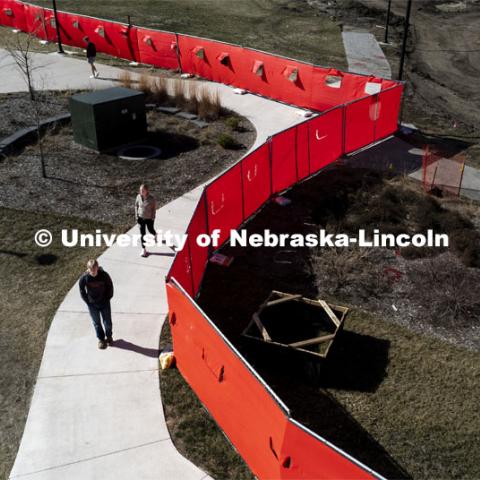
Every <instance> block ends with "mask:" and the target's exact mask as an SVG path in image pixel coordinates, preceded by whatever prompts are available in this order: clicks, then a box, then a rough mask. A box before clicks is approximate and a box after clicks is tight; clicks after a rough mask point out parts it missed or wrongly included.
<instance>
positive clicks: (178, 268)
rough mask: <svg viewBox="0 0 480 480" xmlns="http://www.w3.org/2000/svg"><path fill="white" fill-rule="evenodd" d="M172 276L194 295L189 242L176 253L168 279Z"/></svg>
mask: <svg viewBox="0 0 480 480" xmlns="http://www.w3.org/2000/svg"><path fill="white" fill-rule="evenodd" d="M172 277H174V278H175V279H176V280H177V282H178V283H179V284H180V285H181V286H182V288H183V289H184V290H185V291H186V292H187V293H188V294H189V295H191V296H193V295H194V288H193V275H192V262H191V260H190V247H189V244H188V242H187V244H186V245H185V247H184V248H183V249H182V250H180V251H179V252H177V254H176V255H175V259H174V261H173V263H172V266H171V267H170V270H169V272H168V275H167V281H168V280H170V278H172Z"/></svg>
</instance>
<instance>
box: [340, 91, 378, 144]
mask: <svg viewBox="0 0 480 480" xmlns="http://www.w3.org/2000/svg"><path fill="white" fill-rule="evenodd" d="M377 118H378V102H377V95H373V96H369V97H366V98H363V99H361V100H356V101H355V102H352V103H349V104H348V105H346V106H345V153H351V152H354V151H355V150H358V149H360V148H363V147H365V146H366V145H368V144H370V143H372V142H373V141H374V140H375V123H376V120H377Z"/></svg>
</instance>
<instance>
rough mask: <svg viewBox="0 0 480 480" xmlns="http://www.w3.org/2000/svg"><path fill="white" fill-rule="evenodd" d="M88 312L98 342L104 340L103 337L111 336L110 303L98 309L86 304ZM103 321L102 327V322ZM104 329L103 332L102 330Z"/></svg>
mask: <svg viewBox="0 0 480 480" xmlns="http://www.w3.org/2000/svg"><path fill="white" fill-rule="evenodd" d="M88 311H89V312H90V316H91V317H92V323H93V326H94V328H95V332H96V334H97V338H98V339H99V340H105V337H107V338H108V337H111V336H112V312H111V309H110V302H107V303H106V304H105V305H102V306H100V307H98V306H96V305H92V304H90V303H89V304H88ZM101 320H103V327H102V322H101ZM104 327H105V330H104V329H103V328H104Z"/></svg>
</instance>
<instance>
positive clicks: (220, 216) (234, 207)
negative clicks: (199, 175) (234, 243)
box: [206, 163, 244, 245]
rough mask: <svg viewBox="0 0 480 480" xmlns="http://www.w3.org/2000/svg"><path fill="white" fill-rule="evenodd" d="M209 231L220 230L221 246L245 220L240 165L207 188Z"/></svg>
mask: <svg viewBox="0 0 480 480" xmlns="http://www.w3.org/2000/svg"><path fill="white" fill-rule="evenodd" d="M206 195H207V215H208V217H207V218H208V230H209V233H212V232H213V231H214V230H215V229H219V230H220V237H219V245H221V244H222V243H223V242H224V241H225V240H227V239H228V238H229V237H230V230H232V229H236V228H237V227H238V226H239V225H240V224H241V223H242V222H243V220H244V217H243V200H242V196H243V190H242V170H241V166H240V164H239V163H237V164H236V165H235V166H233V167H232V168H230V169H229V170H227V171H226V172H225V173H223V174H222V175H221V176H220V177H218V178H217V179H215V180H214V181H213V182H212V183H210V184H209V185H208V186H207V187H206Z"/></svg>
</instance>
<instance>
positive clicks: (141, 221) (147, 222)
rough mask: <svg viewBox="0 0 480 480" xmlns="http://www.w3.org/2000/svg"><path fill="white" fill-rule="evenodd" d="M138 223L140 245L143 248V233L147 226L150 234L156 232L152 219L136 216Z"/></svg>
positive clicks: (155, 233) (145, 231)
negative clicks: (140, 238)
mask: <svg viewBox="0 0 480 480" xmlns="http://www.w3.org/2000/svg"><path fill="white" fill-rule="evenodd" d="M138 224H139V225H140V235H141V236H142V247H143V248H145V233H147V228H148V231H149V232H150V233H151V234H152V235H155V236H156V235H157V232H156V231H155V228H154V226H153V220H148V219H146V218H141V217H138Z"/></svg>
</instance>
